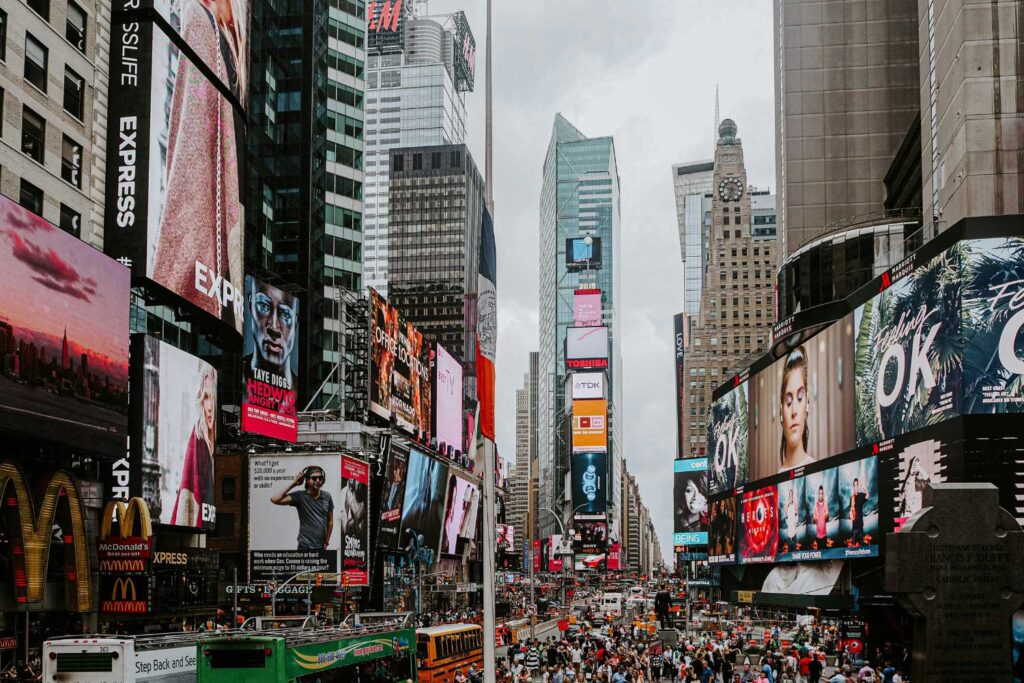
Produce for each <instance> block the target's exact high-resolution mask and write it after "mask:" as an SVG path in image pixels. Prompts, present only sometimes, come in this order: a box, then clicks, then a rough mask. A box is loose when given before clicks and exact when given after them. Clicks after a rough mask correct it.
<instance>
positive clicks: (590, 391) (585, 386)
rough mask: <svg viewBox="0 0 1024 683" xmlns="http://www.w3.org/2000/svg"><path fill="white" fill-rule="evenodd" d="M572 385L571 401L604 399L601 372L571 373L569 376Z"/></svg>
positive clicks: (603, 383)
mask: <svg viewBox="0 0 1024 683" xmlns="http://www.w3.org/2000/svg"><path fill="white" fill-rule="evenodd" d="M569 381H570V382H571V383H572V394H571V395H572V399H573V400H574V401H577V400H580V399H591V398H605V394H604V385H605V376H604V373H603V372H573V373H570V374H569Z"/></svg>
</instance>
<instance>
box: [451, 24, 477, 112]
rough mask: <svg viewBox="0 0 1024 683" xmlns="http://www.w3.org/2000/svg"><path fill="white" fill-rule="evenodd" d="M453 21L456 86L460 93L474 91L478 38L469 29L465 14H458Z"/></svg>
mask: <svg viewBox="0 0 1024 683" xmlns="http://www.w3.org/2000/svg"><path fill="white" fill-rule="evenodd" d="M452 20H453V21H452V23H453V27H452V40H453V42H454V46H453V47H454V52H455V60H454V61H455V64H454V66H455V82H456V86H457V87H458V90H459V91H460V92H463V91H467V90H468V91H472V90H473V86H474V81H475V78H476V38H474V37H473V31H471V30H470V28H469V21H468V20H467V19H466V13H465V12H461V11H459V12H456V13H455V14H454V15H452Z"/></svg>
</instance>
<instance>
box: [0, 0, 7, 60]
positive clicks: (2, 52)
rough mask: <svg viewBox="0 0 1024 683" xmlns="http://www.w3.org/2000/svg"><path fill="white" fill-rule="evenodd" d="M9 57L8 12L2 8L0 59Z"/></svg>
mask: <svg viewBox="0 0 1024 683" xmlns="http://www.w3.org/2000/svg"><path fill="white" fill-rule="evenodd" d="M4 59H7V12H5V11H3V10H2V9H0V60H4Z"/></svg>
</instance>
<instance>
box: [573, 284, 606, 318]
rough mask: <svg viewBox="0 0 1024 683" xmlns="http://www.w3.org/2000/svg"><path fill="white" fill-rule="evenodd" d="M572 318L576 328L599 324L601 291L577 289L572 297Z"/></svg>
mask: <svg viewBox="0 0 1024 683" xmlns="http://www.w3.org/2000/svg"><path fill="white" fill-rule="evenodd" d="M572 317H573V324H574V325H575V326H576V327H597V326H599V325H600V324H601V290H600V289H577V290H576V291H575V292H573V295H572Z"/></svg>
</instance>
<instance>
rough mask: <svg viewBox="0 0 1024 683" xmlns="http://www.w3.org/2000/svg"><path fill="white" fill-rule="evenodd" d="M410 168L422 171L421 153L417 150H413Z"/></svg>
mask: <svg viewBox="0 0 1024 683" xmlns="http://www.w3.org/2000/svg"><path fill="white" fill-rule="evenodd" d="M412 170H414V171H422V170H423V155H422V154H419V153H417V152H413V155H412Z"/></svg>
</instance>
